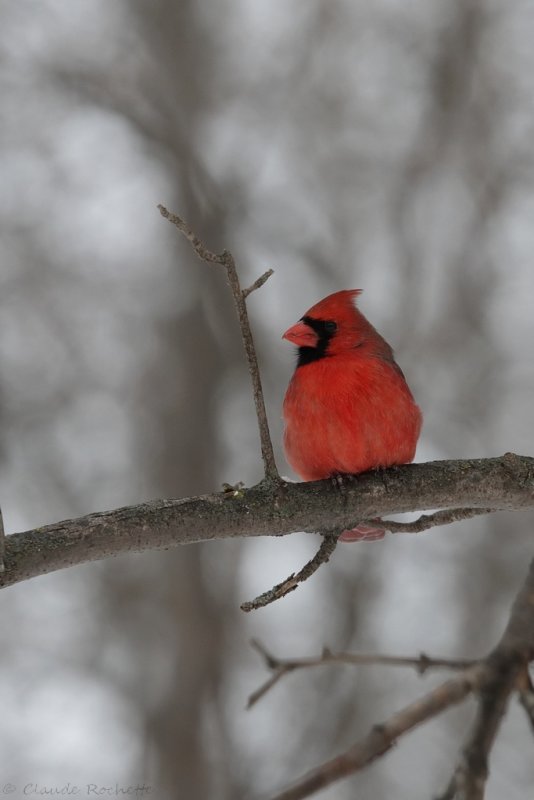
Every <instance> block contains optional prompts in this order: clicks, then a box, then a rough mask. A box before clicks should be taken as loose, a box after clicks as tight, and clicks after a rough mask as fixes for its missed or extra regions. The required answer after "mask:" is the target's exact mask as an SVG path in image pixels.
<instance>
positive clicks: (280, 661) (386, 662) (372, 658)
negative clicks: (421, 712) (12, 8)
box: [247, 639, 476, 708]
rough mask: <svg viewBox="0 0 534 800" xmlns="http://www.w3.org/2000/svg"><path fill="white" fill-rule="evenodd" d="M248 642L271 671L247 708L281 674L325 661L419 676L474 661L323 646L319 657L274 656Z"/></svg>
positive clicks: (275, 681)
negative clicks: (344, 650)
mask: <svg viewBox="0 0 534 800" xmlns="http://www.w3.org/2000/svg"><path fill="white" fill-rule="evenodd" d="M251 645H252V646H253V647H254V649H255V650H257V651H258V653H259V654H260V655H261V656H262V657H263V659H264V660H265V664H266V666H267V667H268V669H270V670H272V672H273V675H271V677H270V678H269V679H268V680H267V681H265V683H263V684H262V685H261V686H260V687H259V688H258V689H256V691H255V692H253V693H252V694H251V695H250V697H249V699H248V703H247V708H251V707H252V706H253V705H254V704H255V703H257V702H258V700H260V699H261V698H262V697H264V696H265V695H266V694H267V692H268V691H269V690H270V689H272V687H273V686H274V685H275V684H276V683H278V681H279V680H280V679H281V678H283V677H284V675H288V674H289V673H290V672H295V671H296V670H299V669H308V668H310V667H321V666H324V665H325V664H352V665H354V666H367V665H373V666H376V665H382V666H388V667H413V668H414V669H415V670H416V671H417V672H418V674H419V675H423V674H424V673H425V672H426V671H427V670H429V669H452V670H465V669H468V668H469V667H472V666H473V665H474V664H475V663H476V662H475V661H473V660H467V659H463V660H461V659H449V658H430V656H427V655H426V654H425V653H421V654H420V655H419V656H417V657H413V656H412V657H410V656H389V655H384V654H382V653H333V652H332V651H331V650H329V649H328V648H327V647H325V648H324V650H323V652H322V653H321V655H320V656H317V657H315V658H313V657H312V658H277V657H276V656H274V655H273V654H272V653H270V652H269V651H268V650H267V648H266V647H265V646H264V645H263V644H261V642H258V641H257V640H256V639H253V640H252V641H251Z"/></svg>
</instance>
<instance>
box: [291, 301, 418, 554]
mask: <svg viewBox="0 0 534 800" xmlns="http://www.w3.org/2000/svg"><path fill="white" fill-rule="evenodd" d="M359 294H361V290H360V289H353V290H346V291H342V292H336V293H335V294H331V295H329V296H328V297H325V298H324V300H321V301H320V302H319V303H317V304H316V305H314V306H313V307H312V308H310V310H309V311H307V312H306V314H305V315H304V316H303V317H302V318H301V319H300V320H299V322H297V323H296V325H293V326H292V327H291V328H289V330H287V331H286V332H285V333H284V335H283V337H282V338H284V339H287V340H288V341H290V342H292V343H293V344H296V345H297V346H298V362H297V368H296V370H295V373H294V375H293V377H292V379H291V382H290V384H289V387H288V389H287V392H286V396H285V399H284V420H285V433H284V447H285V452H286V457H287V460H288V461H289V463H290V464H291V466H292V467H293V469H294V470H295V472H297V473H298V474H299V475H300V477H301V478H303V479H304V480H305V481H314V480H320V479H321V478H328V477H331V476H335V475H343V474H347V473H348V474H355V473H358V472H366V471H367V470H369V469H376V468H377V467H390V466H392V465H393V464H405V463H406V462H408V461H412V459H413V457H414V454H415V447H416V444H417V439H418V437H419V432H420V430H421V422H422V417H421V411H420V409H419V407H418V406H417V405H416V403H415V401H414V399H413V397H412V393H411V392H410V389H409V388H408V384H407V383H406V380H405V378H404V375H403V373H402V370H401V369H400V367H399V366H398V364H397V363H396V361H395V359H394V357H393V350H392V349H391V347H390V346H389V344H388V343H387V342H386V341H385V340H384V339H383V338H382V337H381V336H380V334H379V333H378V332H377V331H376V330H375V329H374V328H373V326H372V325H371V323H370V322H368V321H367V320H366V318H365V317H364V316H363V314H362V313H361V312H360V311H358V309H357V308H356V305H355V301H356V297H357V296H358V295H359ZM383 535H384V531H383V530H382V529H379V528H377V529H373V528H367V527H366V526H358V527H357V528H355V529H354V531H345V532H344V534H342V537H341V538H342V539H344V540H345V541H349V540H355V539H362V538H381V536H383Z"/></svg>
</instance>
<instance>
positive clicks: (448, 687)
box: [272, 664, 486, 800]
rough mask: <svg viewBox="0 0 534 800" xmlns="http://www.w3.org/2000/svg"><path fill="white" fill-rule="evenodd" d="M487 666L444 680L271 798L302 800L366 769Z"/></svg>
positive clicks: (472, 686) (461, 694) (454, 699)
mask: <svg viewBox="0 0 534 800" xmlns="http://www.w3.org/2000/svg"><path fill="white" fill-rule="evenodd" d="M485 671H486V668H485V667H484V666H483V665H480V664H477V665H476V666H473V667H471V668H470V669H468V670H465V671H463V672H461V673H460V675H458V676H456V677H454V678H451V679H450V680H448V681H446V682H445V683H442V684H441V685H440V686H438V687H437V688H436V689H433V690H432V691H431V692H429V693H428V694H426V695H424V696H423V697H421V698H420V699H419V700H416V701H415V702H414V703H410V705H408V706H406V707H405V708H403V709H402V710H401V711H398V712H397V713H396V714H393V715H392V716H391V717H390V718H389V719H388V720H386V722H384V723H382V724H380V725H374V726H373V727H372V728H371V730H370V731H369V733H368V734H367V736H364V737H363V739H360V741H358V742H356V743H355V744H354V745H353V746H352V747H351V748H349V750H347V751H346V752H345V753H342V754H341V755H339V756H336V757H335V758H333V759H331V760H330V761H326V762H325V763H324V764H321V766H320V767H317V768H316V769H314V770H312V771H311V772H310V773H308V775H306V776H305V777H303V778H302V779H301V780H299V781H298V782H297V783H296V784H294V786H293V787H291V788H290V789H287V790H286V791H283V792H281V793H280V794H277V795H275V796H274V797H273V798H272V800H303V799H304V798H306V797H309V796H310V795H312V794H314V793H315V792H317V791H319V790H320V789H324V788H325V787H327V786H330V785H331V784H332V783H334V782H335V781H337V780H340V779H341V778H345V777H347V776H349V775H352V774H353V773H354V772H357V771H358V770H361V769H363V767H366V766H367V765H368V764H370V763H371V762H372V761H374V759H375V758H377V757H378V756H381V755H383V754H384V753H386V752H387V751H388V750H390V748H391V747H392V746H393V745H394V744H395V742H396V740H397V739H398V738H399V737H400V736H402V734H404V733H407V732H408V731H410V730H412V729H413V728H415V727H416V726H417V725H420V724H421V723H422V722H426V721H427V720H429V719H431V718H432V717H435V716H436V715H437V714H439V713H441V712H442V711H445V710H446V709H447V708H450V707H451V706H453V705H457V704H458V703H460V702H461V701H462V700H463V699H464V698H465V697H467V695H469V694H471V692H473V691H474V690H476V689H477V688H478V687H479V686H480V685H481V683H482V681H483V679H484V676H485Z"/></svg>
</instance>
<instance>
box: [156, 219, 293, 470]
mask: <svg viewBox="0 0 534 800" xmlns="http://www.w3.org/2000/svg"><path fill="white" fill-rule="evenodd" d="M158 209H159V211H160V214H161V216H162V217H165V219H168V220H169V222H171V223H172V224H173V225H175V226H176V227H177V228H178V230H179V231H180V233H182V234H183V235H184V236H185V238H186V239H187V240H188V241H189V242H190V243H191V245H192V247H193V250H194V251H195V253H196V254H197V256H198V257H199V258H200V259H202V261H206V262H208V263H209V264H220V265H221V266H222V267H224V268H225V270H226V275H227V278H228V283H229V285H230V289H231V291H232V295H233V298H234V303H235V307H236V310H237V316H238V318H239V328H240V330H241V337H242V339H243V346H244V348H245V353H246V357H247V363H248V369H249V372H250V377H251V379H252V389H253V394H254V404H255V406H256V417H257V419H258V428H259V431H260V442H261V454H262V458H263V468H264V472H265V477H266V478H267V479H270V480H273V481H277V482H278V481H279V480H280V475H279V474H278V469H277V467H276V462H275V460H274V451H273V445H272V441H271V435H270V433H269V423H268V421H267V412H266V410H265V401H264V399H263V389H262V385H261V377H260V370H259V367H258V359H257V356H256V350H255V347H254V339H253V337H252V331H251V329H250V323H249V319H248V313H247V306H246V303H245V299H246V298H247V297H248V295H249V294H250V293H251V292H253V291H254V290H255V289H259V287H260V286H263V284H264V283H265V281H266V280H267V279H268V278H269V277H270V276H271V275H272V274H273V271H272V270H267V272H264V273H263V275H261V276H260V277H259V278H258V279H257V280H256V281H254V283H253V284H252V286H249V287H248V289H241V286H240V283H239V277H238V274H237V269H236V266H235V261H234V257H233V256H232V254H231V253H230V252H229V251H228V250H223V252H222V253H213V252H212V251H211V250H208V248H207V247H206V246H205V245H204V244H203V242H202V241H201V240H200V239H199V238H198V236H197V235H196V234H195V233H193V231H192V229H191V228H190V227H189V225H188V224H187V223H186V222H184V220H183V219H182V218H181V217H179V216H178V215H177V214H173V213H172V212H171V211H168V210H167V209H166V208H165V206H162V205H158Z"/></svg>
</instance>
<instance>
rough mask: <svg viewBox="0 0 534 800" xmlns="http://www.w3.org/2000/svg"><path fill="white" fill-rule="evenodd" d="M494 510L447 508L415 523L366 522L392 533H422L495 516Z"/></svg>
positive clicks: (393, 521) (426, 515) (422, 517)
mask: <svg viewBox="0 0 534 800" xmlns="http://www.w3.org/2000/svg"><path fill="white" fill-rule="evenodd" d="M495 510H496V509H494V508H446V509H443V511H436V513H435V514H422V515H421V516H420V517H419V518H418V519H415V520H414V521H413V522H396V521H395V520H392V519H373V520H366V522H367V523H368V524H373V525H377V524H378V525H380V526H381V527H383V528H384V529H385V530H386V531H389V532H390V533H421V531H427V530H429V529H430V528H435V527H436V526H438V525H450V524H451V523H452V522H460V521H461V520H463V519H471V518H472V517H480V516H482V515H484V514H493V513H494V512H495Z"/></svg>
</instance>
